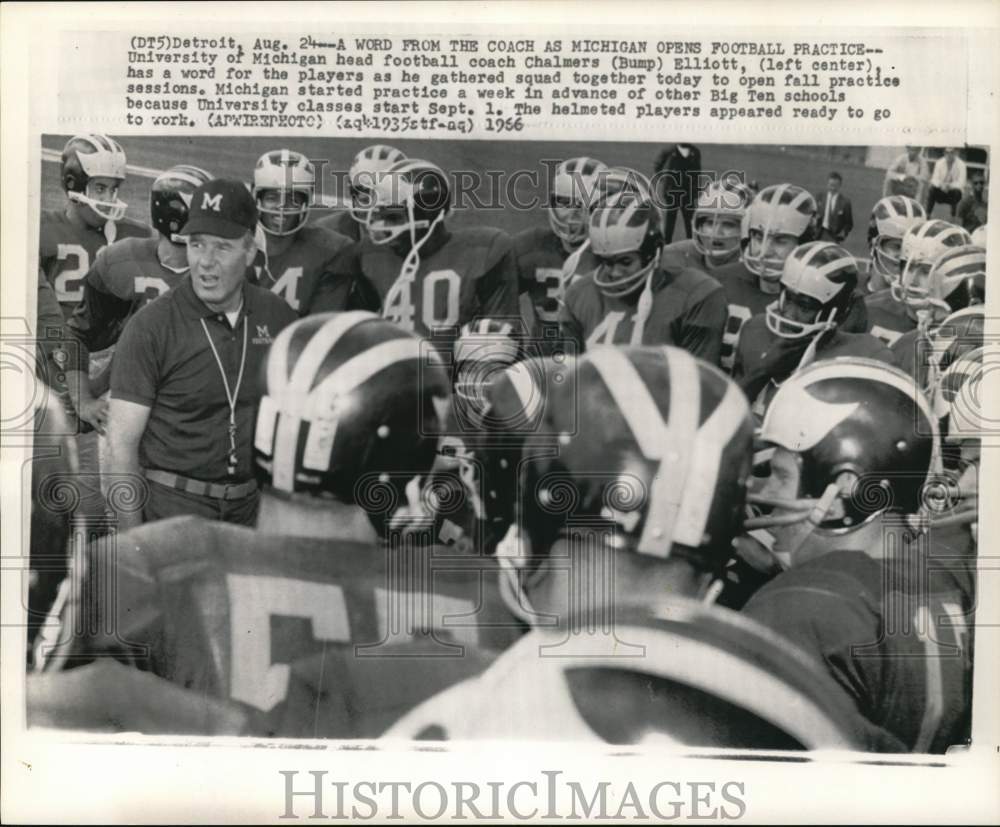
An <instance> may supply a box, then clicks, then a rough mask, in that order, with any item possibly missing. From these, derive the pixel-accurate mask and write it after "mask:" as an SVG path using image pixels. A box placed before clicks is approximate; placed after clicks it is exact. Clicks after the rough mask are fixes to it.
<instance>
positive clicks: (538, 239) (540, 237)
mask: <svg viewBox="0 0 1000 827" xmlns="http://www.w3.org/2000/svg"><path fill="white" fill-rule="evenodd" d="M514 255H515V256H516V257H517V269H518V273H519V274H520V292H521V294H522V295H526V296H527V297H528V299H529V302H530V305H531V309H532V314H533V316H534V324H533V325H531V335H532V336H533V337H535V338H545V335H546V333H548V334H549V335H550V336H551V337H553V338H555V336H556V335H557V334H558V331H559V305H560V304H561V303H562V299H563V265H564V264H565V262H566V259H567V258H568V257H569V255H570V253H569V252H568V251H567V250H566V248H565V247H564V246H563V242H562V239H560V238H559V236H557V235H556V234H555V233H554V232H552V230H551V229H549V228H548V227H532V228H531V229H528V230H523V231H521V232H519V233H518V234H517V235H515V236H514Z"/></svg>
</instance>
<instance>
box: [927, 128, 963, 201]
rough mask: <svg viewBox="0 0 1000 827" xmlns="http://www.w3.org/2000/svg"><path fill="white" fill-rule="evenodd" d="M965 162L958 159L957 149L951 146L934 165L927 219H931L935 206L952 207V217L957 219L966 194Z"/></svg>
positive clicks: (928, 198) (928, 197)
mask: <svg viewBox="0 0 1000 827" xmlns="http://www.w3.org/2000/svg"><path fill="white" fill-rule="evenodd" d="M965 177H966V172H965V162H964V161H963V160H962V159H961V158H959V157H958V154H957V153H956V152H955V147H953V146H949V147H946V148H945V150H944V155H943V156H942V157H940V158H938V160H937V163H935V164H934V173H933V174H932V175H931V190H930V194H929V195H928V196H927V217H928V218H930V217H931V213H933V212H934V205H935V204H947V205H948V206H949V207H951V217H952V218H954V217H955V209H956V208H957V207H958V202H959V201H961V200H962V195H963V193H964V192H965Z"/></svg>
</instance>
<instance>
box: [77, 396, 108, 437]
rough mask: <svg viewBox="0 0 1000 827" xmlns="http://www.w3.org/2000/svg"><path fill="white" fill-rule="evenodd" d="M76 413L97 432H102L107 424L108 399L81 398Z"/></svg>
mask: <svg viewBox="0 0 1000 827" xmlns="http://www.w3.org/2000/svg"><path fill="white" fill-rule="evenodd" d="M76 415H77V416H78V417H80V419H81V420H83V421H84V422H86V423H88V424H89V425H90V426H91V427H92V428H93V429H94V430H95V431H97V433H99V434H102V435H103V434H104V432H105V428H106V426H107V424H108V400H107V399H95V398H94V397H92V396H91V397H88V398H87V399H81V400H80V404H79V406H78V407H77V412H76Z"/></svg>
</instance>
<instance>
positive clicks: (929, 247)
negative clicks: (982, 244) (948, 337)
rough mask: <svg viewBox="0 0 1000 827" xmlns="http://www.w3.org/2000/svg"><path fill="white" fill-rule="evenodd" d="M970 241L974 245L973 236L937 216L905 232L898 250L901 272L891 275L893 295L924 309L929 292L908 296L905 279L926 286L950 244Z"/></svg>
mask: <svg viewBox="0 0 1000 827" xmlns="http://www.w3.org/2000/svg"><path fill="white" fill-rule="evenodd" d="M969 244H972V238H971V236H970V235H969V234H968V233H967V232H966V231H965V230H963V229H962V228H961V227H958V226H956V225H955V224H949V223H948V222H947V221H941V220H939V219H936V218H934V219H931V220H929V221H923V222H921V223H919V224H916V225H914V226H912V227H910V229H908V230H907V231H906V232H905V233H904V234H903V243H902V245H901V247H900V251H899V258H900V269H899V272H898V273H897V274H896V275H895V276H890V277H889V290H890V291H891V294H892V297H893V298H894V299H895V300H896V301H897V302H900V303H902V304H906V305H907V306H910V307H912V308H913V309H914V310H920V309H923V308H924V307H925V306H926V304H927V301H926V293H924V294H922V295H921V294H919V293H917V294H914V295H913V296H912V298H908V297H907V295H906V291H905V290H904V288H903V284H904V282H905V283H906V284H909V285H912V286H914V287H918V288H919V287H924V286H926V283H927V277H928V275H929V274H930V270H931V265H932V264H933V263H934V261H935V259H937V258H938V257H939V256H941V255H942V254H943V253H946V252H947V251H948V249H949V248H951V247H963V246H965V245H969Z"/></svg>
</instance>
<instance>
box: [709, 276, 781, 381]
mask: <svg viewBox="0 0 1000 827" xmlns="http://www.w3.org/2000/svg"><path fill="white" fill-rule="evenodd" d="M712 277H713V278H715V279H716V280H717V281H718V282H719V284H721V285H722V289H723V290H725V291H726V305H727V309H728V316H727V318H726V330H725V333H723V335H722V360H721V366H722V369H723V370H725V371H726V372H727V373H732V370H733V364H734V362H735V360H736V350H737V348H738V347H739V341H740V332H741V331H742V329H743V325H745V324H746V323H747V321H749V319H750V318H751V317H752V316H756V315H757V314H758V313H763V312H764V310H765V308H766V307H767V306H768V305H769V304H771V302H774V301H777V299H778V296H777V294H773V293H765V292H764V291H763V290H761V289H760V288H759V287H758V286H757V277H756V276H755V275H754V274H753V273H751V272H750V271H749V270H747V268H746V267H745V266H744V265H743V262H742V261H733V262H730V263H729V264H725V265H723V266H722V267H717V268H715V269H714V270H712Z"/></svg>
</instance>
